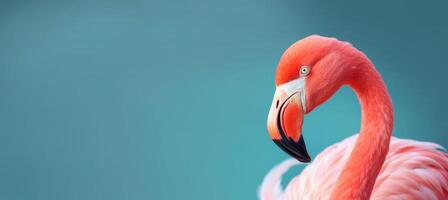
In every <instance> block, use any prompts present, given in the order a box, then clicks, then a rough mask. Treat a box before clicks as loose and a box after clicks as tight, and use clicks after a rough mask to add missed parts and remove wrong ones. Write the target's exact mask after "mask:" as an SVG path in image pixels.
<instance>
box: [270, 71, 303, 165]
mask: <svg viewBox="0 0 448 200" xmlns="http://www.w3.org/2000/svg"><path fill="white" fill-rule="evenodd" d="M300 79H304V78H299V80H297V81H299V83H297V81H292V83H286V85H285V86H283V85H282V86H279V87H277V90H276V92H275V94H274V100H273V102H272V105H271V109H270V111H269V116H268V132H269V135H270V136H271V138H272V140H273V141H274V143H275V144H277V145H278V146H279V147H280V148H281V149H282V150H283V151H285V152H286V153H288V154H289V155H290V156H292V157H294V158H296V159H297V160H299V161H300V162H310V161H311V158H310V156H309V154H308V151H307V150H306V146H305V142H304V140H303V135H302V125H303V118H304V114H305V104H304V99H305V91H304V87H303V86H304V80H300ZM300 82H302V83H300ZM288 84H291V85H292V86H296V87H291V85H288ZM297 86H302V87H298V88H297Z"/></svg>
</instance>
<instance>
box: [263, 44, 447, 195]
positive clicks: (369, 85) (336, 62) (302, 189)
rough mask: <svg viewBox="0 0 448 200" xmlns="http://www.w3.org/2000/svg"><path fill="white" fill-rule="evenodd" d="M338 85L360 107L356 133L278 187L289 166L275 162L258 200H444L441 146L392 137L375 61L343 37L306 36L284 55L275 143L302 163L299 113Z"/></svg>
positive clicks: (272, 115) (274, 110)
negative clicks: (348, 89)
mask: <svg viewBox="0 0 448 200" xmlns="http://www.w3.org/2000/svg"><path fill="white" fill-rule="evenodd" d="M343 85H348V86H350V87H351V88H352V89H353V90H354V92H355V93H356V95H357V97H358V99H359V102H360V105H361V111H362V119H361V130H360V133H359V134H357V135H354V136H352V137H349V138H347V139H345V140H343V141H342V142H339V143H337V144H334V145H332V146H330V147H328V148H327V149H325V150H324V151H323V152H322V153H320V154H319V155H318V156H317V157H316V159H315V160H314V161H313V162H312V163H311V164H310V165H308V166H307V167H306V168H305V169H304V170H303V171H302V173H301V174H300V175H298V176H297V177H295V178H294V179H293V180H291V182H290V183H289V184H288V186H287V187H286V189H285V190H282V188H281V185H280V183H281V176H282V175H283V174H284V173H285V172H287V171H288V169H289V168H291V167H292V166H294V165H297V164H299V163H300V162H297V161H296V160H294V159H288V160H286V161H284V162H282V163H281V164H279V165H278V166H276V167H274V168H273V169H272V170H271V171H270V172H269V173H268V175H266V177H265V179H264V180H263V183H262V185H261V187H260V188H259V198H260V199H261V200H280V199H288V200H289V199H291V200H292V199H297V200H299V199H304V200H320V199H322V200H327V199H331V200H367V199H381V200H383V199H397V200H402V199H403V200H414V199H415V200H433V199H435V200H448V154H447V153H446V152H445V151H444V149H443V147H441V146H439V145H437V144H434V143H429V142H419V141H414V140H405V139H398V138H394V137H391V135H392V127H393V119H394V115H393V106H392V101H391V99H390V96H389V93H388V91H387V87H386V85H385V83H384V81H383V79H382V78H381V75H380V74H379V73H378V71H377V70H376V68H375V66H374V65H373V63H372V62H371V61H370V60H369V59H368V58H367V56H366V55H364V54H363V53H362V52H360V51H359V50H357V49H356V48H354V47H353V46H352V45H351V44H349V43H347V42H341V41H339V40H337V39H335V38H326V37H322V36H310V37H307V38H305V39H302V40H300V41H298V42H296V43H295V44H293V45H292V46H291V47H289V48H288V49H287V50H286V51H285V53H284V54H283V56H282V58H281V60H280V62H279V65H278V67H277V72H276V92H275V94H274V100H273V102H272V106H271V109H270V111H269V116H268V131H269V135H270V136H271V138H272V139H273V141H274V142H275V143H276V144H277V145H278V146H279V147H280V148H281V149H282V150H284V151H285V152H287V153H288V154H289V155H291V156H293V157H294V158H296V159H297V160H299V161H301V162H309V161H310V157H309V155H308V153H307V151H306V146H305V142H304V140H303V137H302V136H303V135H302V130H301V127H302V124H303V118H304V115H305V114H307V113H309V112H311V111H312V110H313V109H315V108H316V107H318V106H319V105H320V104H322V103H324V102H325V101H327V100H328V99H329V98H331V97H332V96H333V95H334V93H335V92H336V91H337V90H338V89H339V88H340V87H341V86H343Z"/></svg>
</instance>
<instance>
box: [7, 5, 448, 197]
mask: <svg viewBox="0 0 448 200" xmlns="http://www.w3.org/2000/svg"><path fill="white" fill-rule="evenodd" d="M447 9H448V7H447V4H446V3H443V1H431V2H425V3H416V2H409V1H404V0H402V1H375V3H373V2H370V3H361V2H358V1H354V0H353V1H329V0H328V1H313V3H311V2H308V1H293V0H282V1H279V0H257V1H255V0H249V1H237V0H228V1H205V0H193V1H161V0H160V1H152V0H148V1H143V0H141V1H138V0H137V1H136V0H127V1H101V0H100V1H44V0H43V1H20V0H19V1H1V4H0V199H9V200H15V199H35V200H40V199H42V200H44V199H45V200H59V199H65V200H71V199H83V200H90V199H108V200H115V199H117V200H118V199H158V200H164V199H187V200H188V199H192V200H200V199H223V200H224V199H255V198H256V189H257V187H258V185H259V183H260V182H261V180H262V178H263V177H264V175H265V174H266V173H267V172H268V170H269V169H270V168H271V167H272V166H273V165H275V164H277V163H279V162H280V161H281V160H283V159H285V158H287V155H286V154H285V153H283V152H282V151H281V150H280V149H279V148H277V147H276V146H275V145H274V143H273V142H271V140H270V139H269V137H268V134H267V132H266V117H267V112H268V109H269V106H270V103H271V100H272V99H271V98H272V95H273V92H274V84H273V77H274V69H275V67H276V64H277V62H278V59H279V57H280V55H281V54H282V52H283V51H284V50H285V48H287V47H288V46H289V45H290V44H292V43H293V42H295V41H296V40H298V39H300V38H303V37H305V36H307V35H310V34H321V35H326V36H333V37H337V38H339V39H341V40H346V41H350V42H351V43H353V44H354V45H355V46H356V47H358V48H359V49H361V50H362V51H364V52H365V53H366V54H367V55H368V56H369V57H370V58H371V59H372V60H373V62H374V63H375V64H376V65H377V68H378V70H379V71H380V72H381V74H382V75H383V77H384V79H385V81H386V83H387V85H388V87H389V90H390V93H391V95H392V98H393V101H394V105H395V113H396V115H395V116H396V121H395V128H394V135H395V136H398V137H402V138H412V139H417V140H425V141H432V142H437V143H439V144H442V145H444V146H445V147H446V146H448V134H447V132H446V130H447V128H448V125H447V124H448V123H446V120H447V118H446V113H447V112H448V108H447V105H446V102H447V101H448V95H447V89H446V87H447V83H446V81H447V78H446V74H447V71H448V70H447V69H448V68H447V63H446V57H447V54H446V52H447V49H446V47H447V46H448V40H447V38H446V37H447V35H448V26H447V24H446V22H447V20H448V13H447V12H446V10H447ZM359 122H360V109H359V105H358V103H357V100H356V97H355V95H354V94H353V92H352V91H351V90H350V89H349V88H346V87H344V88H343V89H342V90H340V91H339V92H338V93H337V95H336V96H335V97H334V98H332V99H331V100H330V101H329V102H327V103H326V104H325V105H323V106H321V107H320V108H318V109H317V110H315V111H314V112H313V113H311V114H310V115H308V116H307V118H306V119H305V127H304V134H305V139H306V142H307V146H308V148H309V151H310V153H311V156H312V157H315V156H316V155H317V154H318V153H319V152H320V151H321V150H323V149H324V148H325V147H327V146H329V145H331V144H333V143H336V142H338V141H340V140H342V139H343V138H345V137H348V136H350V135H352V134H354V133H356V132H357V130H358V128H359ZM299 170H300V169H294V172H291V173H290V174H289V176H292V175H293V174H295V173H297V172H298V171H299Z"/></svg>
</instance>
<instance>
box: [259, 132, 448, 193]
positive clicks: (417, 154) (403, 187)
mask: <svg viewBox="0 0 448 200" xmlns="http://www.w3.org/2000/svg"><path fill="white" fill-rule="evenodd" d="M357 136H358V135H354V136H352V137H349V138H347V139H345V140H343V141H341V142H339V143H337V144H334V145H332V146H330V147H327V148H326V149H325V150H324V151H323V152H321V153H320V154H319V155H318V156H317V157H316V159H315V160H314V161H313V162H312V163H311V164H309V165H308V166H306V167H305V169H304V170H303V171H302V173H301V174H300V175H298V176H296V177H295V178H294V179H293V180H291V182H290V183H289V184H288V186H287V187H286V189H285V190H284V191H282V189H281V185H280V183H281V176H282V175H283V174H284V173H286V172H287V171H288V169H289V168H291V167H293V166H295V165H299V164H301V163H300V162H298V161H296V160H295V159H292V158H291V159H287V160H285V161H284V162H282V163H280V164H279V165H278V166H276V167H274V168H273V169H272V170H271V171H270V172H269V173H268V175H266V177H265V179H264V180H263V184H262V185H261V187H260V189H259V197H260V199H261V200H280V199H287V200H292V199H294V200H302V199H303V200H319V199H322V200H324V199H330V196H331V194H332V193H331V191H333V190H334V187H335V185H336V181H337V179H338V176H339V174H340V173H341V171H342V168H343V167H344V164H345V163H346V162H347V159H348V158H349V156H350V152H351V151H352V149H353V145H354V143H355V142H356V139H357ZM440 150H442V147H441V146H439V145H437V144H434V143H429V142H419V141H414V140H405V139H399V138H392V140H391V143H390V148H389V153H388V154H387V157H386V160H385V162H384V164H383V166H382V169H381V171H380V174H379V175H378V177H377V180H376V183H375V186H374V188H373V191H372V196H371V198H370V199H372V200H384V199H397V200H402V199H403V200H408V199H409V200H411V199H415V200H434V199H439V200H446V199H448V173H447V171H448V155H447V154H446V153H444V152H442V151H440Z"/></svg>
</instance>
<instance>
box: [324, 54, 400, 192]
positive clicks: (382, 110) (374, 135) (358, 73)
mask: <svg viewBox="0 0 448 200" xmlns="http://www.w3.org/2000/svg"><path fill="white" fill-rule="evenodd" d="M360 57H361V58H362V60H363V62H362V64H360V65H358V66H356V67H354V68H353V69H354V70H355V72H354V74H353V76H352V78H351V79H350V80H349V82H348V85H349V86H351V87H352V88H353V90H354V91H355V93H356V95H357V96H358V100H359V102H360V104H361V112H362V120H361V130H360V134H359V136H358V139H357V141H356V144H355V146H354V148H353V151H352V153H351V155H350V157H349V159H348V161H347V163H346V165H345V166H344V168H343V170H342V172H341V174H340V176H339V178H338V181H337V184H336V187H335V189H334V191H333V193H332V198H331V199H332V200H350V199H360V200H364V199H369V197H370V195H371V193H372V190H373V186H374V184H375V180H376V177H377V176H378V173H379V172H380V170H381V166H382V165H383V163H384V160H385V158H386V155H387V153H388V150H389V143H390V138H391V134H392V127H393V108H392V102H391V99H390V96H389V94H388V92H387V88H386V85H385V84H384V82H383V79H382V78H381V76H380V74H379V73H378V71H377V70H376V69H375V67H374V66H373V64H372V63H371V62H370V61H369V60H368V58H367V57H365V56H364V55H361V56H360Z"/></svg>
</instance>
